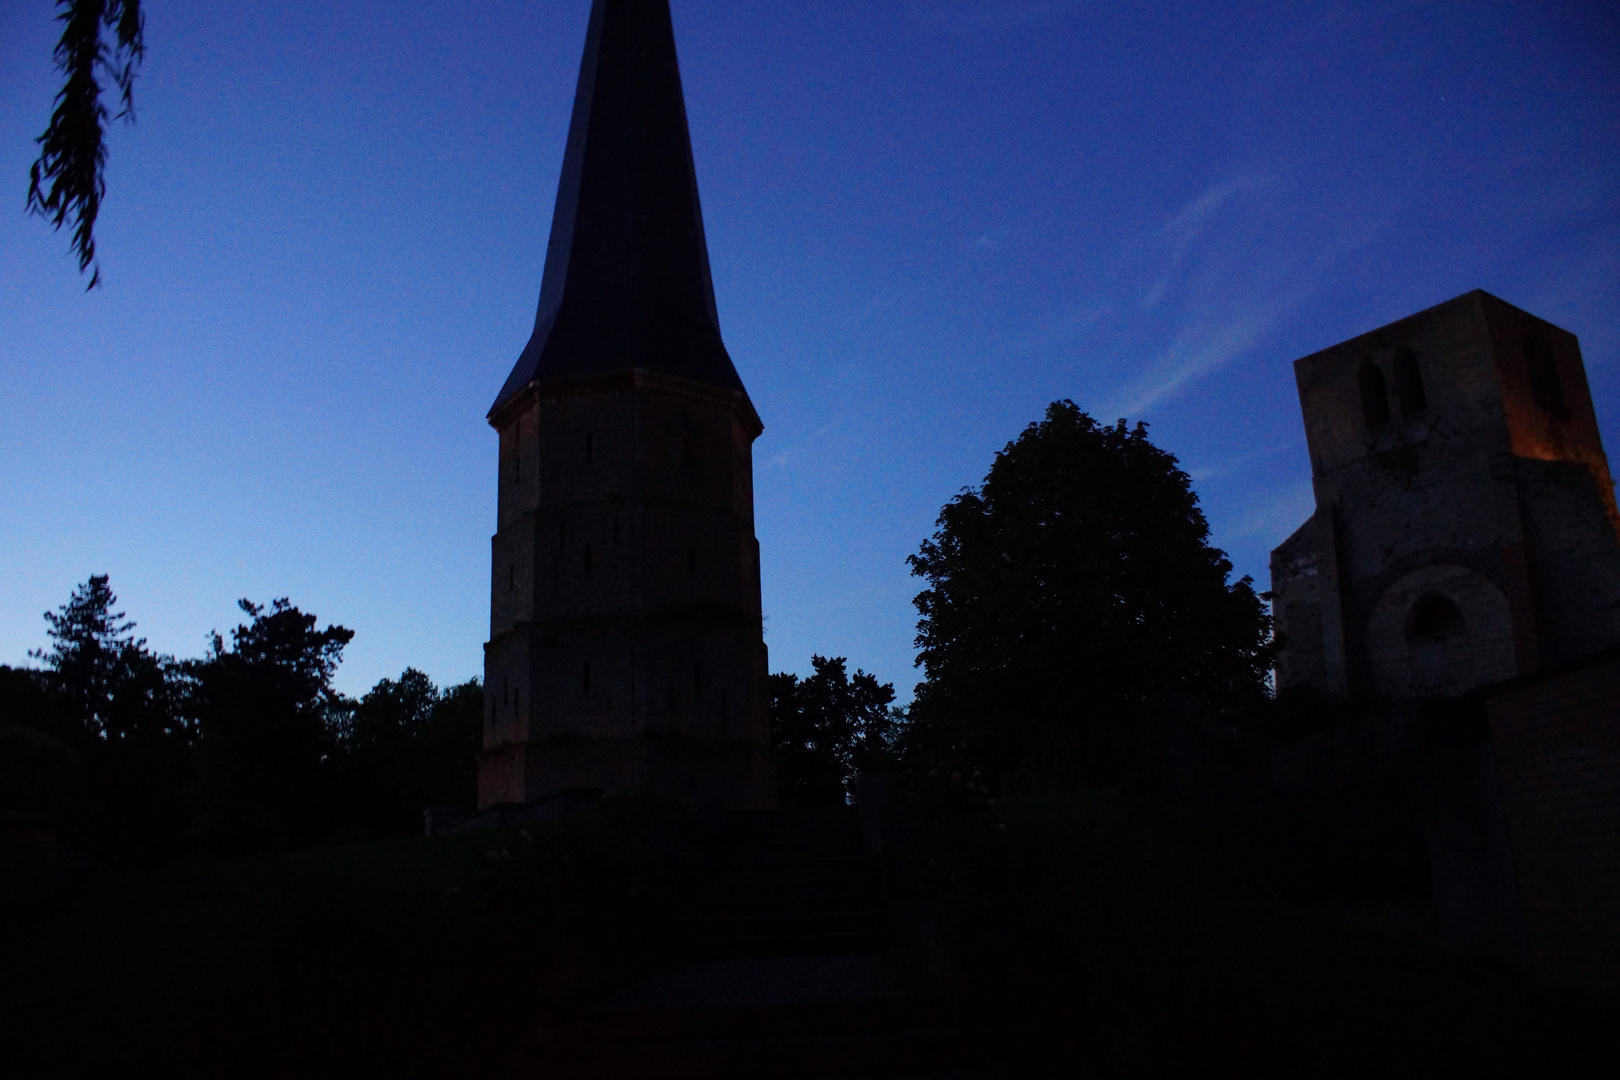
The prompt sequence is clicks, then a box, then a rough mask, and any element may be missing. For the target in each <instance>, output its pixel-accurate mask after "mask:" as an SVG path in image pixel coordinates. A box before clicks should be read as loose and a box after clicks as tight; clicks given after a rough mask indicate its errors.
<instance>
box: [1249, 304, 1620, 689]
mask: <svg viewBox="0 0 1620 1080" xmlns="http://www.w3.org/2000/svg"><path fill="white" fill-rule="evenodd" d="M1294 375H1295V378H1296V380H1297V382H1298V384H1299V400H1300V405H1301V407H1302V409H1303V410H1304V413H1305V437H1306V441H1307V442H1308V444H1309V446H1310V453H1311V482H1312V484H1313V486H1314V487H1315V491H1316V513H1315V514H1314V515H1312V517H1311V518H1310V520H1309V521H1307V522H1306V523H1305V524H1304V525H1303V526H1301V527H1300V529H1299V531H1297V532H1296V533H1294V535H1293V536H1291V537H1289V538H1288V539H1287V540H1286V541H1284V542H1283V544H1282V545H1281V546H1280V547H1278V548H1277V549H1276V551H1274V552H1272V555H1271V577H1272V590H1273V592H1274V593H1275V602H1274V610H1275V613H1276V618H1277V628H1278V630H1280V631H1281V632H1282V634H1283V635H1284V648H1283V651H1282V653H1281V655H1280V656H1279V658H1278V665H1277V682H1278V685H1279V687H1281V688H1286V687H1288V686H1297V685H1305V686H1314V687H1316V688H1318V689H1320V690H1323V691H1326V692H1328V693H1330V694H1335V695H1345V694H1348V695H1350V696H1352V697H1361V698H1385V699H1399V698H1413V697H1427V696H1449V695H1456V694H1462V693H1466V692H1468V691H1470V690H1473V689H1476V688H1478V687H1481V686H1484V685H1488V684H1490V683H1493V682H1497V681H1500V680H1503V679H1507V678H1510V677H1513V676H1516V675H1521V674H1527V673H1530V672H1534V671H1538V670H1544V669H1546V668H1549V667H1556V666H1559V665H1562V664H1565V663H1568V662H1571V661H1574V660H1578V659H1580V658H1582V657H1585V656H1590V655H1591V654H1593V653H1595V652H1597V651H1599V650H1602V649H1605V648H1608V647H1611V646H1614V645H1616V644H1620V517H1617V516H1616V512H1615V497H1614V482H1613V480H1612V478H1611V477H1610V474H1609V462H1608V458H1607V457H1606V456H1605V455H1604V453H1603V443H1602V440H1601V438H1600V436H1599V434H1598V425H1597V418H1596V416H1595V415H1594V413H1593V409H1592V398H1591V392H1590V391H1589V389H1588V388H1587V382H1586V370H1585V368H1584V367H1583V366H1582V363H1581V349H1580V343H1579V342H1577V341H1576V339H1575V336H1574V335H1573V334H1570V333H1568V332H1567V331H1565V330H1561V329H1559V328H1558V327H1556V326H1553V325H1552V324H1551V323H1547V322H1544V321H1542V320H1541V319H1538V318H1536V317H1535V316H1533V315H1530V314H1528V313H1526V312H1523V311H1520V310H1519V309H1518V308H1515V307H1513V306H1512V305H1510V304H1507V303H1504V302H1503V301H1501V300H1498V299H1497V298H1496V297H1494V296H1491V295H1490V294H1488V293H1485V292H1480V291H1477V290H1476V291H1474V292H1471V293H1465V294H1464V295H1462V296H1459V297H1457V298H1456V299H1454V300H1449V301H1447V302H1446V303H1444V304H1440V305H1438V306H1437V307H1432V308H1430V309H1428V310H1427V311H1421V312H1418V313H1417V314H1416V315H1411V316H1409V317H1407V318H1405V319H1402V320H1400V321H1399V322H1395V323H1391V324H1390V325H1388V326H1385V327H1382V328H1380V329H1377V330H1373V331H1371V332H1370V333H1366V334H1363V335H1361V336H1360V337H1356V338H1352V339H1351V340H1349V341H1346V342H1343V343H1341V344H1339V345H1335V346H1333V347H1332V348H1330V349H1325V350H1323V351H1322V352H1319V353H1314V354H1312V355H1310V356H1307V357H1305V358H1304V359H1302V360H1298V361H1296V362H1295V364H1294Z"/></svg>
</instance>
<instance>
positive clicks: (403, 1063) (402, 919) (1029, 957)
mask: <svg viewBox="0 0 1620 1080" xmlns="http://www.w3.org/2000/svg"><path fill="white" fill-rule="evenodd" d="M662 814H663V812H662V811H659V810H657V809H656V808H647V807H608V808H606V809H605V810H604V812H603V814H602V815H601V816H599V817H592V818H585V819H576V820H573V821H569V822H563V823H559V824H554V825H549V826H531V827H529V828H527V829H524V830H517V829H514V830H509V831H504V832H499V833H486V834H481V835H475V836H464V837H447V838H438V839H432V840H402V841H390V842H382V843H374V844H367V845H358V846H352V847H333V848H325V849H319V850H313V851H306V852H299V853H294V854H287V855H270V856H257V857H252V858H240V859H213V860H189V861H181V862H177V863H175V864H173V865H170V866H168V867H166V868H165V869H163V870H160V871H156V872H151V873H142V874H126V875H105V876H101V877H97V878H92V879H88V880H85V881H83V882H81V883H80V884H79V885H78V886H77V887H75V888H74V889H73V890H71V892H70V893H68V894H67V895H65V896H62V897H61V898H59V900H58V901H56V902H54V903H53V904H51V905H49V906H47V907H35V908H28V909H16V910H9V911H6V912H4V914H3V919H4V925H3V927H0V1053H3V1056H4V1063H3V1065H0V1073H3V1074H4V1075H7V1076H19V1077H22V1076H63V1075H86V1074H96V1075H102V1076H121V1075H136V1074H138V1075H155V1074H156V1075H169V1076H242V1077H255V1076H266V1077H326V1076H331V1077H339V1076H388V1077H485V1076H494V1075H501V1074H502V1073H503V1072H504V1070H506V1069H507V1068H508V1067H509V1065H510V1062H511V1061H512V1059H513V1054H514V1051H515V1050H516V1048H517V1047H518V1046H519V1044H520V1043H521V1042H522V1040H523V1039H524V1038H525V1033H528V1032H532V1031H533V1030H534V1027H535V1023H536V1017H537V1016H541V1017H546V1016H549V1017H551V1018H552V1019H553V1021H556V1020H558V1018H561V1019H562V1020H563V1021H566V1018H567V1017H568V1016H569V1015H572V1013H571V1010H577V1009H578V1008H579V1006H580V1003H581V1002H583V1001H592V1000H598V1001H608V1002H612V1001H617V1000H619V999H623V998H627V997H629V998H633V997H634V996H635V995H637V994H646V993H652V992H658V990H659V988H660V987H662V988H664V990H663V991H662V992H665V993H668V992H669V988H670V987H674V988H678V989H676V990H675V991H674V994H675V996H691V995H693V994H696V993H700V992H702V989H701V988H702V985H703V984H700V983H693V982H691V981H690V980H691V979H692V978H694V976H691V975H689V974H681V972H683V971H690V970H691V962H692V957H691V956H690V955H687V954H686V953H685V952H684V951H683V950H684V949H685V945H684V944H683V940H682V935H681V933H680V927H679V924H678V921H677V920H676V919H675V918H673V917H672V915H671V910H672V905H671V900H670V890H671V885H670V882H671V880H672V877H671V873H670V865H669V858H668V852H669V850H670V849H669V845H668V844H667V843H666V842H664V841H663V840H662V839H660V838H661V837H667V835H668V833H669V828H668V823H667V822H664V821H661V820H660V818H661V815H662ZM888 873H889V893H890V896H891V900H892V911H893V913H894V919H893V932H892V933H891V935H890V939H889V940H890V948H891V956H890V961H891V962H892V966H891V968H890V969H889V973H888V974H885V975H884V976H883V977H884V978H892V979H897V980H900V981H901V982H907V983H909V984H911V985H913V986H919V987H927V988H929V989H930V990H931V992H935V993H938V994H940V995H943V996H944V997H945V998H948V999H949V1000H950V1001H952V1002H953V1003H954V1009H955V1015H956V1024H957V1026H958V1028H959V1029H960V1031H961V1033H962V1039H963V1044H964V1046H965V1048H966V1049H965V1051H964V1054H965V1057H964V1062H963V1064H964V1067H968V1066H971V1068H972V1070H973V1072H974V1074H975V1075H984V1076H1008V1077H1022V1076H1042V1075H1046V1076H1144V1077H1146V1076H1155V1077H1186V1076H1288V1077H1338V1076H1453V1075H1455V1076H1539V1077H1559V1076H1594V1077H1599V1076H1601V1077H1613V1076H1620V1012H1617V1010H1616V1008H1615V1006H1614V1005H1613V1003H1607V1002H1603V1001H1599V1000H1597V999H1594V998H1590V997H1587V996H1583V995H1580V994H1574V993H1568V992H1562V991H1555V990H1551V989H1548V988H1543V987H1538V986H1535V985H1533V984H1531V983H1529V982H1528V981H1526V980H1524V979H1522V978H1520V977H1519V976H1517V975H1515V974H1513V973H1512V972H1508V971H1505V970H1502V969H1499V968H1496V967H1493V966H1489V965H1484V964H1472V963H1468V962H1461V961H1456V960H1452V959H1447V958H1443V957H1439V956H1436V955H1434V954H1431V953H1428V952H1425V951H1423V950H1421V949H1418V948H1416V947H1413V946H1407V945H1404V944H1402V943H1399V942H1392V941H1386V940H1384V939H1380V938H1376V937H1371V936H1363V935H1358V934H1354V933H1351V932H1348V931H1342V930H1339V929H1337V928H1333V927H1328V926H1324V925H1321V924H1319V923H1316V922H1314V921H1313V920H1311V919H1309V918H1306V917H1304V916H1302V915H1300V914H1298V913H1296V912H1293V911H1290V910H1289V909H1287V908H1286V907H1284V906H1282V905H1280V904H1278V903H1276V902H1275V901H1273V900H1271V899H1269V898H1268V897H1267V896H1265V895H1264V894H1263V893H1262V892H1260V891H1259V890H1257V889H1256V888H1254V887H1253V886H1252V885H1251V884H1250V883H1249V882H1248V881H1246V880H1245V879H1244V878H1243V877H1242V876H1241V875H1240V874H1238V873H1237V872H1235V871H1233V870H1232V869H1230V868H1229V867H1228V865H1227V864H1226V863H1225V862H1224V861H1223V860H1222V859H1220V858H1218V857H1216V856H1215V855H1214V854H1212V853H1210V852H1207V851H1202V850H1200V849H1198V848H1197V847H1196V846H1192V845H1189V844H1187V843H1185V842H1183V841H1182V839H1181V838H1180V837H1178V836H1177V835H1176V834H1175V833H1174V831H1173V830H1170V829H1168V828H1167V827H1165V826H1164V825H1163V824H1162V823H1161V822H1160V821H1159V820H1158V819H1157V818H1156V817H1155V816H1154V815H1152V814H1151V813H1150V812H1148V811H1146V810H1144V809H1143V808H1141V807H1139V806H1137V805H1135V804H1134V803H1133V802H1132V801H1130V800H1129V799H1126V798H1122V797H1120V796H1116V795H1113V794H1109V793H1101V794H1097V793H1092V794H1084V795H1074V796H1064V797H1055V798H1050V799H1040V800H1026V801H1020V802H1012V803H1003V804H1001V805H999V806H997V807H995V808H990V807H988V806H985V805H971V806H966V807H957V808H954V809H952V810H950V811H949V812H948V813H946V814H944V815H943V816H941V817H939V818H937V819H936V822H935V824H933V825H931V826H929V827H927V828H924V829H921V830H920V831H919V832H918V834H917V835H916V836H915V837H913V838H912V841H911V843H910V847H909V851H908V854H907V856H906V857H905V859H903V860H901V862H900V863H899V864H893V865H891V867H890V868H889V871H888ZM683 965H684V966H683ZM845 966H846V967H849V971H846V972H845V973H844V974H843V975H840V974H838V972H840V971H843V970H844V968H841V967H840V966H839V962H837V961H826V962H812V963H811V964H810V966H809V967H806V970H807V971H808V970H810V968H812V967H813V968H814V969H815V971H817V972H822V973H823V974H820V975H816V976H815V978H817V979H820V980H822V981H828V980H831V983H838V982H839V981H848V980H850V979H857V978H876V977H877V976H875V975H871V974H870V973H866V974H863V972H865V971H866V969H865V968H861V970H860V971H856V967H859V965H855V966H849V965H845ZM727 971H728V972H729V969H727ZM738 972H740V974H739V973H738ZM738 972H732V973H729V974H727V976H726V977H727V978H729V979H731V980H732V981H731V982H730V983H728V984H727V985H753V984H752V983H738V982H737V980H738V979H740V978H741V979H753V980H756V981H757V982H758V985H760V986H761V987H763V989H761V990H760V994H762V995H765V996H769V994H771V993H776V992H777V991H775V990H773V989H772V988H771V983H770V978H771V973H770V971H769V970H765V971H763V973H762V972H760V971H756V970H754V969H746V970H745V969H742V968H739V969H738ZM850 972H854V974H850ZM682 980H688V981H686V982H683V981H682ZM647 987H652V988H653V989H652V990H648V989H646V988H647ZM694 987H696V988H697V989H693V988H694ZM817 992H822V991H819V990H818V991H817ZM825 992H827V993H836V992H837V987H836V986H830V988H829V989H827V990H826V991H825ZM615 995H617V996H615ZM968 1057H971V1059H972V1060H971V1061H969V1060H967V1058H968Z"/></svg>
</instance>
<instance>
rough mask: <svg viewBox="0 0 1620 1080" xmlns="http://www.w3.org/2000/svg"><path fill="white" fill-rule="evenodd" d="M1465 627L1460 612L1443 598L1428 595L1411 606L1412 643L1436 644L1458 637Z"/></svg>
mask: <svg viewBox="0 0 1620 1080" xmlns="http://www.w3.org/2000/svg"><path fill="white" fill-rule="evenodd" d="M1466 630H1467V627H1465V626H1464V625H1463V616H1462V612H1461V611H1459V610H1458V609H1457V605H1456V604H1453V603H1452V602H1451V601H1450V600H1447V599H1446V598H1445V597H1443V596H1436V595H1435V594H1433V593H1430V594H1429V595H1428V596H1425V597H1423V598H1421V599H1420V600H1418V602H1417V603H1415V604H1413V605H1412V621H1411V635H1412V640H1413V641H1418V642H1436V641H1447V640H1450V639H1451V638H1454V637H1460V636H1461V635H1462V634H1463V633H1464V632H1465V631H1466Z"/></svg>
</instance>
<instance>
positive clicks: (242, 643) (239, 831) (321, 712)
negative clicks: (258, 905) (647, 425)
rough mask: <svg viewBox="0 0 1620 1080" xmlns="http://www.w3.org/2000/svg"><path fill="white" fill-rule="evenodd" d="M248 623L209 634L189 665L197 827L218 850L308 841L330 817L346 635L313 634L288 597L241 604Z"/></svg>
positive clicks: (311, 623)
mask: <svg viewBox="0 0 1620 1080" xmlns="http://www.w3.org/2000/svg"><path fill="white" fill-rule="evenodd" d="M239 604H240V607H241V608H242V610H243V611H244V612H245V613H246V614H247V615H248V617H249V619H250V620H251V621H249V622H247V623H244V624H242V625H239V626H237V627H236V628H235V629H234V630H232V631H231V642H230V645H229V647H227V646H226V644H225V641H224V639H223V638H222V637H221V636H220V635H219V634H217V633H216V634H215V635H214V640H213V649H212V652H211V654H210V655H209V656H207V657H205V658H204V659H202V660H195V661H190V662H188V664H187V665H186V666H187V672H188V674H189V676H190V679H191V682H192V710H193V711H194V713H195V714H196V717H197V719H198V721H199V724H200V735H201V740H200V742H199V745H198V752H197V771H198V787H199V790H198V796H199V803H200V805H199V813H200V817H199V821H198V826H199V829H200V831H201V833H202V834H203V836H204V837H205V838H212V839H213V840H215V841H217V842H218V843H220V844H221V845H223V846H235V847H258V846H265V845H270V846H280V845H284V844H288V843H296V842H300V841H304V840H307V839H310V838H312V837H313V836H314V835H315V834H316V833H317V832H318V831H319V830H320V829H321V828H322V826H323V824H324V823H325V822H326V821H327V820H329V818H330V814H331V800H332V792H331V791H330V786H329V785H328V784H327V783H326V782H325V780H326V776H325V770H324V769H323V766H324V765H325V764H326V763H327V762H328V761H329V759H330V758H331V757H332V756H333V754H334V753H335V752H336V750H337V738H338V728H339V725H338V723H337V720H338V718H339V717H340V716H341V715H342V714H343V713H344V712H345V711H346V706H347V703H346V702H345V700H344V699H343V697H342V696H341V695H340V694H339V693H338V692H337V691H336V690H335V689H334V688H333V686H332V677H333V675H334V674H336V672H337V667H338V664H339V662H340V661H341V660H342V659H343V649H344V647H345V646H346V645H348V643H349V642H350V641H351V640H352V639H353V638H354V631H352V630H349V629H347V628H346V627H342V626H327V627H326V628H325V629H324V630H321V629H317V628H316V624H317V619H316V617H315V616H314V615H309V614H306V613H304V612H302V611H300V610H299V609H298V608H296V607H294V606H293V605H292V603H291V602H290V601H289V600H287V599H286V598H282V599H280V600H277V601H275V602H274V603H272V604H271V605H270V606H269V607H268V608H266V607H265V606H263V605H260V604H255V603H252V602H251V601H248V600H242V601H240V602H239Z"/></svg>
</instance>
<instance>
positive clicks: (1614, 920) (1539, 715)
mask: <svg viewBox="0 0 1620 1080" xmlns="http://www.w3.org/2000/svg"><path fill="white" fill-rule="evenodd" d="M1486 704H1487V709H1488V714H1489V719H1490V727H1491V738H1492V741H1493V742H1494V743H1495V747H1496V759H1497V769H1498V772H1499V775H1500V777H1501V784H1502V794H1503V802H1504V810H1505V815H1506V818H1507V828H1508V834H1509V837H1510V840H1511V843H1512V848H1513V857H1514V863H1515V868H1516V871H1517V877H1518V886H1519V895H1520V906H1521V910H1522V912H1523V918H1524V924H1525V935H1526V938H1527V939H1528V945H1529V952H1530V961H1531V966H1532V969H1533V970H1534V971H1535V973H1536V974H1537V976H1538V977H1540V978H1542V979H1545V980H1547V981H1549V982H1558V983H1565V984H1569V985H1577V986H1589V987H1594V988H1601V989H1610V990H1613V989H1616V988H1620V650H1611V651H1610V652H1608V653H1606V654H1604V655H1602V656H1600V657H1598V658H1596V659H1594V660H1591V661H1588V662H1586V663H1584V664H1581V665H1579V666H1577V667H1574V668H1572V669H1568V670H1565V671H1561V672H1558V673H1555V674H1551V675H1546V676H1542V677H1539V678H1534V679H1530V680H1526V681H1524V682H1521V683H1518V684H1515V685H1510V686H1508V687H1506V688H1504V689H1501V690H1497V691H1495V692H1493V693H1491V694H1489V695H1487V698H1486Z"/></svg>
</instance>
